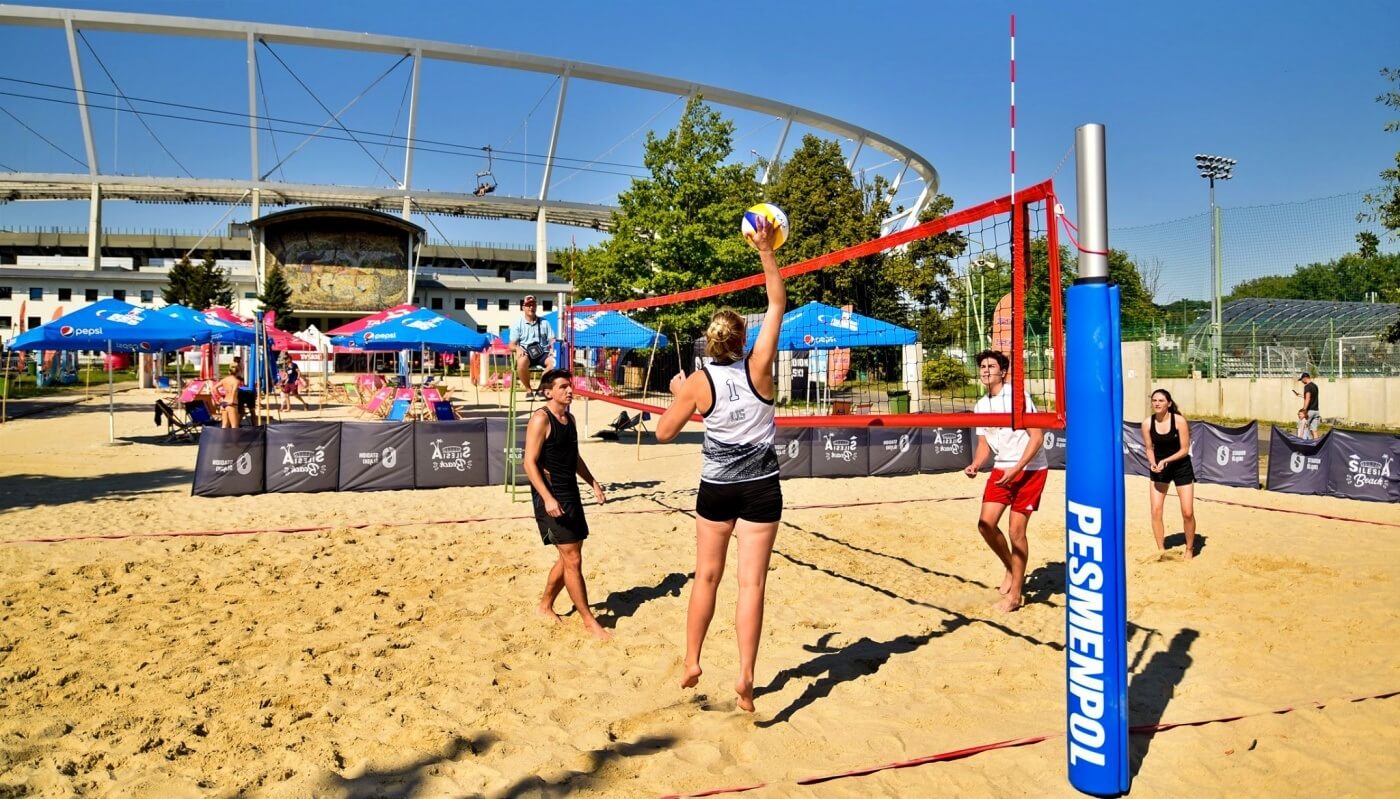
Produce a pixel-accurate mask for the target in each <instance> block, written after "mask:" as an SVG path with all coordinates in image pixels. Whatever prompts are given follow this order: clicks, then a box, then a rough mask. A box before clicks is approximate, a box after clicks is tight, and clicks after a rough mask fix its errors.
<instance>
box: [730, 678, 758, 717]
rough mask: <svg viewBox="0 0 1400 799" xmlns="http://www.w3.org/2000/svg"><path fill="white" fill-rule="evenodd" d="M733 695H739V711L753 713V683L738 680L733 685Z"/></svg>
mask: <svg viewBox="0 0 1400 799" xmlns="http://www.w3.org/2000/svg"><path fill="white" fill-rule="evenodd" d="M734 693H736V694H738V695H739V709H740V710H745V711H748V712H749V713H752V712H753V681H752V680H749V681H747V682H746V681H744V680H742V679H741V680H739V681H738V682H736V683H734Z"/></svg>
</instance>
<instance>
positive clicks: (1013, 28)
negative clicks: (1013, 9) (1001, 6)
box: [1011, 14, 1016, 207]
mask: <svg viewBox="0 0 1400 799" xmlns="http://www.w3.org/2000/svg"><path fill="white" fill-rule="evenodd" d="M1011 204H1012V207H1015V205H1016V15H1015V14H1012V15H1011Z"/></svg>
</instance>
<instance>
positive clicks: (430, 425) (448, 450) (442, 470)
mask: <svg viewBox="0 0 1400 799" xmlns="http://www.w3.org/2000/svg"><path fill="white" fill-rule="evenodd" d="M489 421H490V420H486V419H467V420H463V421H457V422H415V423H414V424H412V425H402V426H403V427H409V428H411V429H412V432H413V475H414V477H413V483H414V486H415V487H417V488H455V487H458V486H484V485H487V484H489V483H493V482H499V481H498V480H494V481H493V480H492V479H491V476H490V462H491V454H490V452H489V450H490V449H491V447H490V441H489V438H490V435H489V432H488V427H489ZM501 431H502V446H504V431H505V424H504V422H502V425H501ZM502 474H504V472H502Z"/></svg>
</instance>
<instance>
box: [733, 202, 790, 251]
mask: <svg viewBox="0 0 1400 799" xmlns="http://www.w3.org/2000/svg"><path fill="white" fill-rule="evenodd" d="M759 217H762V218H764V219H767V220H768V224H769V225H771V226H772V227H773V228H774V230H775V231H776V234H775V236H774V238H773V249H775V250H776V249H778V248H779V247H781V246H783V242H785V241H787V237H788V218H787V214H785V213H783V209H781V208H779V207H778V206H776V205H773V204H772V203H759V204H758V205H755V206H754V207H752V208H750V209H749V210H747V211H745V212H744V221H743V224H742V225H741V226H740V227H741V228H742V230H743V232H744V238H745V239H748V238H749V237H751V236H752V235H753V234H754V222H756V221H758V218H759Z"/></svg>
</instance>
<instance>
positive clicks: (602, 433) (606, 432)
mask: <svg viewBox="0 0 1400 799" xmlns="http://www.w3.org/2000/svg"><path fill="white" fill-rule="evenodd" d="M650 418H651V414H649V413H645V412H640V413H634V414H632V415H631V416H629V415H627V411H623V412H622V413H619V414H618V415H617V418H616V419H614V420H612V421H611V422H609V423H608V426H607V427H605V428H603V429H602V430H599V431H598V432H596V433H594V435H595V436H597V437H598V438H601V439H603V440H604V441H617V440H618V439H619V438H620V437H621V434H623V433H625V432H627V431H628V430H636V429H638V428H640V429H641V431H642V432H643V433H649V432H651V431H649V430H647V426H646V424H645V422H646V421H647V420H648V419H650Z"/></svg>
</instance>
